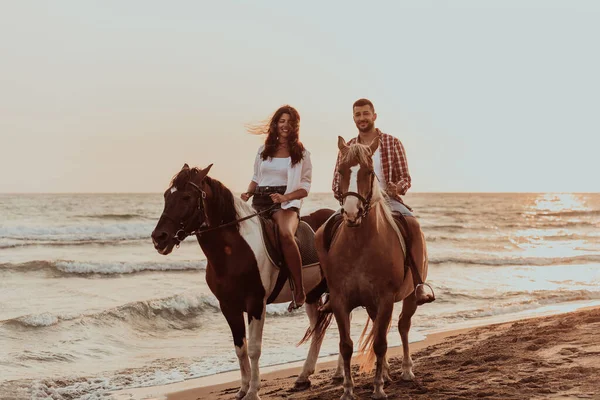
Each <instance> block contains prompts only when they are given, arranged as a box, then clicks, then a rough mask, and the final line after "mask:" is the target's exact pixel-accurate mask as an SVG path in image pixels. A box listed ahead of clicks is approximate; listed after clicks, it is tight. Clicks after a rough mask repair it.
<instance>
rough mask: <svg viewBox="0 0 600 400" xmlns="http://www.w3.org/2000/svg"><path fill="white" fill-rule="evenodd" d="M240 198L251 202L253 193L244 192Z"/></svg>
mask: <svg viewBox="0 0 600 400" xmlns="http://www.w3.org/2000/svg"><path fill="white" fill-rule="evenodd" d="M240 197H241V198H242V200H244V201H248V200H250V197H252V193H248V192H244V193H242V195H241V196H240Z"/></svg>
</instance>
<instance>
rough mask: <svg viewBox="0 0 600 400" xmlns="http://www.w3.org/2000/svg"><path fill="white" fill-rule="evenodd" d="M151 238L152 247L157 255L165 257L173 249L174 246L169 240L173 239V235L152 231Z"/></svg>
mask: <svg viewBox="0 0 600 400" xmlns="http://www.w3.org/2000/svg"><path fill="white" fill-rule="evenodd" d="M151 237H152V244H153V245H154V248H155V249H156V251H158V253H159V254H162V255H163V256H166V255H167V254H169V253H170V252H171V251H173V247H175V244H176V243H175V242H174V241H173V240H171V239H172V238H173V235H169V234H168V233H167V232H164V231H161V232H157V231H154V232H152V235H151Z"/></svg>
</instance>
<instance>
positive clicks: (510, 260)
mask: <svg viewBox="0 0 600 400" xmlns="http://www.w3.org/2000/svg"><path fill="white" fill-rule="evenodd" d="M481 256H483V255H481ZM598 262H600V254H586V255H579V256H572V257H489V258H479V256H474V258H463V257H442V258H435V257H433V258H430V259H429V263H430V264H473V265H489V266H502V265H535V266H545V265H548V266H549V265H570V264H588V263H598Z"/></svg>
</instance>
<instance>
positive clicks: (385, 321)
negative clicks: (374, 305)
mask: <svg viewBox="0 0 600 400" xmlns="http://www.w3.org/2000/svg"><path fill="white" fill-rule="evenodd" d="M393 311H394V300H393V297H392V298H390V299H389V301H385V300H384V301H381V302H380V303H379V309H378V312H377V317H376V318H375V320H374V321H373V351H374V352H375V356H377V369H376V370H375V378H374V380H373V396H372V397H373V398H374V399H387V395H386V394H385V392H384V391H383V383H384V382H383V374H384V368H385V367H384V366H385V364H386V363H387V361H386V359H385V356H386V353H387V332H388V328H389V327H390V322H391V320H392V313H393Z"/></svg>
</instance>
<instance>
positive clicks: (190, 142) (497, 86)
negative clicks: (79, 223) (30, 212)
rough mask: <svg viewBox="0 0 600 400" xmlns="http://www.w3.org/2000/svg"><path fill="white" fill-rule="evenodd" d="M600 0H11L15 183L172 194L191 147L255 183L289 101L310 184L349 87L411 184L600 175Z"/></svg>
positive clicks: (8, 44)
mask: <svg viewBox="0 0 600 400" xmlns="http://www.w3.org/2000/svg"><path fill="white" fill-rule="evenodd" d="M598 21H600V2H596V1H585V0H580V1H571V0H565V1H552V0H540V1H531V0H519V1H510V0H504V1H492V0H490V1H481V0H473V1H463V0H457V1H423V0H419V1H372V2H369V1H364V0H363V1H312V0H310V1H302V2H282V1H267V0H261V1H232V0H222V1H214V0H213V1H169V2H166V1H136V0H129V1H111V0H103V1H91V0H89V1H80V0H73V1H67V0H57V1H53V2H39V1H29V0H20V1H5V2H1V3H0V171H2V172H1V173H0V193H23V192H24V193H29V192H52V193H54V192H162V191H163V190H164V189H165V188H166V187H167V186H168V183H169V181H170V179H171V177H172V176H173V175H174V174H175V173H177V172H178V171H179V169H180V168H181V166H182V165H183V164H184V163H188V164H190V165H191V166H199V167H204V166H206V165H208V164H210V163H214V166H213V168H212V170H211V176H213V177H214V178H217V179H219V180H220V181H222V182H223V183H224V184H225V185H226V186H228V187H229V188H230V189H232V190H234V191H237V192H240V191H243V190H245V188H246V186H247V185H248V183H249V181H250V179H251V177H252V167H253V160H254V157H255V155H256V151H257V149H258V147H259V145H260V144H261V142H262V141H263V140H264V137H261V136H252V135H250V134H248V133H247V132H246V129H245V127H246V126H247V125H248V124H254V123H258V122H261V121H264V120H266V119H268V118H269V117H270V116H271V115H272V113H273V112H274V111H275V110H276V109H277V108H278V107H279V106H281V105H283V104H290V105H292V106H294V107H296V108H297V109H298V111H299V112H300V115H301V130H300V138H301V140H302V142H303V143H304V145H305V146H306V147H307V149H308V150H309V151H310V152H311V154H312V162H313V186H312V191H313V192H327V191H329V190H330V184H331V176H332V172H333V167H334V164H335V157H336V154H337V136H338V135H341V136H343V137H344V138H346V139H347V140H348V139H350V138H352V137H353V136H356V134H357V130H356V127H355V126H354V123H353V120H352V103H353V102H354V101H355V100H356V99H358V98H362V97H366V98H369V99H371V100H372V101H373V103H374V105H375V108H376V112H377V114H378V119H377V123H376V125H377V127H379V128H380V129H381V130H382V131H384V132H386V133H390V134H393V135H394V136H396V137H398V138H399V139H400V140H401V141H402V143H403V144H404V147H405V149H406V152H407V156H408V163H409V169H410V172H411V176H412V179H413V186H412V188H411V192H599V191H600V179H599V178H598V177H597V176H596V175H597V174H598V173H599V172H600V157H598V156H597V152H598V151H599V149H600V119H599V113H598V111H599V110H600V73H599V71H600V52H599V51H598V38H600V24H599V23H598Z"/></svg>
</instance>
